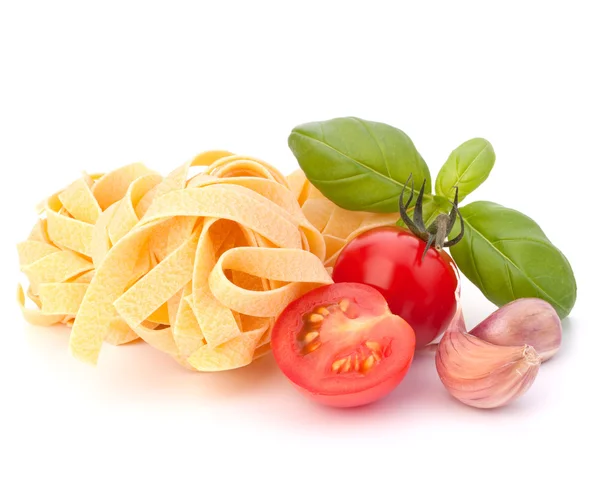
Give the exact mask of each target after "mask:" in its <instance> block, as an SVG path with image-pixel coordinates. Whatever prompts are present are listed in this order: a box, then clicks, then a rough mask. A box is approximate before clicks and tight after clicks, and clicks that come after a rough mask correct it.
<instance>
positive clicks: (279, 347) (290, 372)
mask: <svg viewBox="0 0 600 479" xmlns="http://www.w3.org/2000/svg"><path fill="white" fill-rule="evenodd" d="M271 345H272V349H273V355H274V357H275V361H276V362H277V364H278V366H279V367H280V369H281V370H282V372H283V373H284V374H285V375H286V376H287V377H288V379H290V381H291V382H292V383H293V384H294V385H295V386H296V387H297V388H298V389H299V390H300V391H302V392H303V393H305V394H306V395H308V396H309V397H311V398H312V399H314V400H316V401H318V402H320V403H323V404H327V405H330V406H338V407H351V406H360V405H364V404H368V403H371V402H373V401H376V400H377V399H379V398H381V397H383V396H385V395H386V394H388V393H389V392H390V391H392V390H393V389H394V388H395V387H396V386H397V385H398V384H399V383H400V381H402V379H403V378H404V376H405V375H406V373H407V371H408V369H409V367H410V364H411V362H412V359H413V355H414V351H415V335H414V332H413V330H412V328H411V327H410V326H409V325H408V324H407V323H406V321H404V320H403V319H402V318H400V317H398V316H395V315H393V314H392V313H391V312H390V310H389V308H388V306H387V303H386V302H385V299H384V298H383V296H382V295H381V293H379V292H378V291H377V290H376V289H374V288H372V287H370V286H367V285H364V284H352V283H344V284H331V285H326V286H322V287H320V288H317V289H315V290H313V291H311V292H309V293H308V294H306V295H304V296H302V297H301V298H299V299H297V300H296V301H293V302H292V303H290V304H289V305H288V306H287V307H286V308H285V310H284V311H283V312H282V313H281V315H280V316H279V318H278V319H277V322H276V323H275V326H274V327H273V332H272V334H271Z"/></svg>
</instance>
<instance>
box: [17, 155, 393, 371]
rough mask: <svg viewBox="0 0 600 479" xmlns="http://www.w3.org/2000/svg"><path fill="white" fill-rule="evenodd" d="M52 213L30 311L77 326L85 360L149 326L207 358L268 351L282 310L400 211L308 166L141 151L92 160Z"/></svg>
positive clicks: (221, 361)
mask: <svg viewBox="0 0 600 479" xmlns="http://www.w3.org/2000/svg"><path fill="white" fill-rule="evenodd" d="M198 168H203V171H201V172H197V171H196V169H198ZM39 212H40V214H41V215H42V216H44V215H45V218H40V219H39V220H38V222H37V223H36V225H35V226H34V228H33V229H32V231H31V233H30V235H29V237H28V238H27V239H26V240H25V241H23V242H21V243H20V244H19V245H18V246H17V249H18V254H19V261H20V264H21V270H22V272H23V273H24V274H25V275H26V276H27V278H28V280H29V288H28V289H27V291H26V292H25V291H24V290H23V288H22V287H21V286H19V288H18V291H17V293H18V294H17V299H18V302H19V304H20V306H21V308H22V310H23V314H24V317H25V318H26V320H27V321H29V322H30V323H32V324H35V325H44V326H50V325H53V324H59V323H61V324H67V325H70V326H72V331H71V337H70V342H69V347H70V350H71V352H72V354H73V355H74V356H75V357H77V358H79V359H81V360H83V361H87V362H90V363H96V362H97V360H98V357H99V354H100V350H101V347H102V345H103V343H104V342H108V343H111V344H124V343H127V342H131V341H134V340H136V339H141V340H143V341H145V342H147V343H148V344H150V345H151V346H152V347H154V348H156V349H158V350H159V351H161V352H163V353H165V354H168V355H170V356H172V357H173V359H175V360H176V361H177V362H179V363H180V364H182V365H183V366H185V367H187V368H189V369H193V370H198V371H220V370H225V369H233V368H239V367H242V366H245V365H247V364H249V363H250V362H252V361H253V360H254V359H256V358H258V357H260V356H262V355H264V354H266V353H267V352H268V351H269V348H270V343H269V341H270V333H271V328H272V327H273V324H274V322H275V320H276V318H277V316H278V315H279V313H280V312H281V311H282V310H283V309H284V308H285V307H286V306H287V305H288V304H289V303H290V302H291V301H293V300H294V299H296V298H298V297H299V296H301V295H303V294H304V293H306V292H307V291H309V290H311V289H313V288H315V287H318V286H320V285H323V284H328V283H331V277H330V274H329V271H330V270H331V267H332V266H333V264H334V262H335V258H336V257H337V255H338V254H339V251H340V250H341V248H343V246H344V245H345V244H346V243H347V242H348V241H349V240H350V239H352V238H353V237H355V236H356V235H358V234H360V232H362V231H365V230H366V229H369V228H373V227H376V226H380V225H388V224H393V223H395V222H396V221H397V219H398V215H382V214H371V213H358V212H350V211H346V210H343V209H341V208H338V207H337V206H335V205H334V204H333V203H331V202H330V201H329V200H327V199H326V198H325V197H323V196H322V195H321V194H320V193H319V191H318V190H317V189H316V188H314V187H313V186H312V185H311V184H310V183H309V182H308V181H307V179H306V177H305V176H304V174H303V173H302V172H301V171H297V172H294V173H292V174H291V175H290V176H288V177H287V178H286V177H285V176H283V175H282V174H281V173H280V172H279V171H278V170H277V169H276V168H273V167H272V166H271V165H269V164H268V163H266V162H264V161H261V160H258V159H255V158H251V157H246V156H240V155H234V154H232V153H230V152H227V151H209V152H205V153H202V154H200V155H198V156H197V157H195V158H194V159H192V160H191V161H188V162H186V163H184V164H183V165H181V166H180V167H178V168H176V169H175V170H173V171H172V172H171V173H170V174H169V175H167V176H166V177H162V176H160V175H159V174H157V173H156V172H154V171H152V170H150V169H148V168H147V167H145V166H144V165H143V164H141V163H133V164H130V165H126V166H123V167H122V168H119V169H117V170H114V171H112V172H109V173H107V174H92V175H88V174H87V173H84V174H83V176H82V177H81V178H80V179H78V180H76V181H74V182H73V183H71V184H70V185H69V186H67V187H66V188H65V189H64V190H62V191H59V192H58V193H56V194H55V195H52V196H50V197H49V198H48V199H47V200H46V201H45V202H43V203H42V204H41V206H40V211H39ZM28 300H29V301H31V303H33V306H35V307H28V306H26V302H27V301H28Z"/></svg>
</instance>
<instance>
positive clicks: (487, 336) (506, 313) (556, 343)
mask: <svg viewBox="0 0 600 479" xmlns="http://www.w3.org/2000/svg"><path fill="white" fill-rule="evenodd" d="M470 334H472V335H474V336H477V337H478V338H480V339H483V340H484V341H487V342H489V343H492V344H496V345H499V346H523V345H525V344H527V345H529V346H532V347H533V348H534V349H535V350H536V351H537V353H538V354H539V356H540V357H541V359H542V361H547V360H548V359H550V358H551V357H552V356H554V355H555V354H556V352H557V351H558V349H559V347H560V344H561V341H562V326H561V323H560V318H559V317H558V314H557V313H556V311H555V309H554V308H553V307H552V306H551V305H550V304H549V303H547V302H546V301H544V300H542V299H539V298H521V299H517V300H515V301H512V302H511V303H508V304H505V305H504V306H502V307H501V308H500V309H498V310H497V311H495V312H493V313H492V314H490V315H489V316H488V317H487V318H486V319H485V320H483V321H482V322H481V323H480V324H479V325H478V326H476V327H475V328H473V330H472V331H471V332H470Z"/></svg>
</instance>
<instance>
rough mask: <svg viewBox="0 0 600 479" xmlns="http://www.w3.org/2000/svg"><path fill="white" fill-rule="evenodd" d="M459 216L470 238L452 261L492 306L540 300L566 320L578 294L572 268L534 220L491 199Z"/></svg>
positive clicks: (456, 250)
mask: <svg viewBox="0 0 600 479" xmlns="http://www.w3.org/2000/svg"><path fill="white" fill-rule="evenodd" d="M460 212H461V213H462V216H463V219H464V223H465V236H464V238H463V239H462V240H461V241H460V242H459V243H458V244H456V245H455V246H452V247H451V248H450V252H451V254H452V258H453V259H454V261H455V262H456V264H457V265H458V267H459V269H460V270H461V271H462V272H463V273H464V275H465V276H466V277H467V278H469V280H471V282H473V283H474V284H475V285H476V286H477V287H478V288H479V289H480V290H481V291H482V292H483V294H484V295H485V296H486V297H487V298H488V299H489V300H490V301H491V302H493V303H494V304H495V305H497V306H502V305H504V304H506V303H508V302H510V301H512V300H514V299H517V298H527V297H536V298H541V299H543V300H545V301H547V302H549V303H550V304H551V305H552V306H553V307H554V308H555V309H556V312H557V313H558V315H559V316H560V318H561V319H564V318H565V317H566V316H567V315H568V314H569V312H570V311H571V309H572V308H573V305H574V304H575V299H576V296H577V285H576V282H575V277H574V275H573V270H572V269H571V265H570V264H569V262H568V260H567V258H565V256H564V255H563V254H562V253H561V252H560V251H559V249H558V248H556V246H554V245H553V244H552V243H551V242H550V240H549V239H548V238H547V237H546V235H545V234H544V232H543V231H542V230H541V228H540V227H539V226H538V225H537V224H536V223H535V222H534V221H533V220H532V219H531V218H529V217H528V216H526V215H524V214H523V213H519V212H518V211H515V210H512V209H509V208H505V207H504V206H501V205H499V204H496V203H492V202H489V201H476V202H474V203H471V204H469V205H467V206H464V207H461V208H460ZM456 231H457V226H455V229H454V232H453V233H454V234H455V233H456Z"/></svg>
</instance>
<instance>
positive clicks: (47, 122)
mask: <svg viewBox="0 0 600 479" xmlns="http://www.w3.org/2000/svg"><path fill="white" fill-rule="evenodd" d="M593 4H594V2H588V3H584V2H578V1H569V2H549V1H547V2H539V3H534V2H527V1H519V2H508V1H503V2H472V3H466V2H440V3H438V4H434V3H432V2H425V1H421V2H416V1H414V2H387V3H385V2H377V1H373V0H369V1H361V2H351V1H345V2H325V1H320V2H310V1H306V0H304V1H298V2H283V1H281V2H272V3H270V4H269V3H267V2H261V1H256V0H255V1H252V2H238V3H233V2H227V1H218V2H217V1H215V2H190V3H189V4H184V3H181V2H164V4H163V5H162V6H158V5H155V4H154V3H153V2H140V3H138V4H133V3H131V2H122V1H121V2H114V3H113V2H106V1H105V2H96V6H91V2H71V3H67V2H60V1H54V2H39V3H34V2H28V1H12V2H10V1H9V2H6V1H3V2H2V3H1V4H0V5H1V7H0V87H1V88H0V162H1V165H2V176H1V177H0V182H1V188H0V194H1V195H2V203H1V206H0V208H1V210H0V218H1V220H2V224H1V226H0V232H1V236H0V241H1V242H2V243H1V248H2V249H1V251H2V254H3V257H2V264H3V267H2V276H1V281H2V285H1V286H2V288H1V294H2V298H1V304H2V308H3V310H2V318H1V324H2V334H1V336H0V355H1V360H0V367H1V368H2V381H1V384H2V386H1V387H0V389H1V390H2V393H0V403H1V407H0V438H1V439H2V443H3V445H2V454H1V456H2V460H0V477H3V478H13V477H36V476H35V475H36V474H37V477H45V476H47V475H50V476H54V475H56V476H57V477H65V478H66V477H68V478H71V477H77V478H89V477H126V476H129V477H166V478H177V477H227V478H228V477H280V478H289V477H331V478H337V477H340V478H353V477H369V478H374V477H382V476H383V477H410V478H419V477H445V476H449V477H461V478H471V477H472V478H480V477H519V478H520V477H526V475H528V474H535V476H531V477H546V476H547V475H548V474H552V475H553V477H554V476H555V477H560V476H561V475H565V474H569V476H572V477H582V478H588V477H599V476H598V469H599V466H598V462H597V460H596V459H597V444H598V443H597V430H598V427H599V426H600V421H599V413H598V407H599V404H600V397H599V395H598V386H597V384H598V370H597V368H598V365H599V364H598V359H597V350H598V344H597V339H596V338H597V333H598V329H599V328H598V326H599V323H600V318H599V317H598V316H599V315H598V308H597V306H596V301H597V296H598V294H599V293H598V285H599V281H598V277H597V270H598V267H599V266H600V264H599V261H598V233H599V228H598V220H597V219H596V218H597V215H598V193H597V188H598V187H597V185H598V168H597V165H598V161H599V160H600V154H599V147H598V138H599V136H598V135H599V130H600V128H599V127H600V113H599V112H600V101H599V88H600V76H599V75H598V70H597V68H598V59H599V48H600V35H599V29H598V21H597V19H598V16H597V14H595V13H594V11H593V9H592V6H593ZM346 115H356V116H360V117H363V118H366V119H370V120H377V121H382V122H387V123H390V124H392V125H394V126H397V127H399V128H401V129H403V130H404V131H405V132H407V133H408V134H409V135H410V136H411V138H412V139H413V141H414V142H415V144H416V145H417V148H418V149H419V150H420V152H421V154H422V155H423V157H424V158H425V159H426V160H427V162H428V164H429V166H430V168H431V170H432V174H433V175H435V173H437V170H438V168H439V167H440V165H441V164H442V162H443V161H444V160H445V159H446V157H447V155H448V153H449V152H450V151H451V150H452V149H453V148H455V147H456V146H457V145H459V144H460V143H462V142H463V141H465V140H467V139H469V138H471V137H475V136H483V137H485V138H487V139H488V140H490V141H491V142H492V144H493V145H494V148H495V150H496V154H497V162H496V167H495V170H494V171H493V173H492V175H491V177H490V179H489V180H488V182H487V183H485V184H484V186H483V187H481V189H480V190H478V191H477V192H476V193H474V194H473V195H472V199H489V200H493V201H497V202H499V203H502V204H504V205H506V206H510V207H514V208H517V209H519V210H521V211H523V212H524V213H526V214H528V215H530V216H532V217H533V218H535V219H536V220H537V222H538V223H539V224H540V225H541V226H542V228H543V229H544V231H545V232H546V233H547V235H548V236H549V237H550V239H551V240H552V241H553V242H554V243H555V244H556V245H558V246H559V247H560V248H561V249H562V250H563V252H564V253H565V254H566V255H567V257H568V258H569V259H570V261H571V263H572V265H573V268H574V270H575V273H576V277H577V279H578V286H579V297H578V302H577V304H576V307H575V309H574V310H573V313H572V315H571V317H570V318H569V319H568V320H566V321H565V322H564V329H565V337H564V347H563V348H562V350H561V352H560V354H559V355H558V356H557V357H556V358H555V359H553V360H552V361H550V362H549V363H547V364H545V365H544V366H543V368H542V370H541V372H540V374H539V377H538V379H537V381H536V382H535V384H534V385H533V387H532V388H531V390H530V391H529V393H528V394H527V395H526V396H525V397H523V398H522V399H521V400H519V401H518V402H517V403H515V404H514V405H511V406H510V407H507V408H504V409H499V410H494V411H480V410H476V409H471V408H468V407H466V406H463V405H461V404H459V403H457V402H455V401H453V400H452V399H451V398H450V397H449V396H448V395H447V394H446V392H445V390H444V388H443V387H442V385H441V383H440V382H439V380H438V378H437V375H436V373H435V368H434V364H433V360H432V357H431V356H430V355H427V354H425V355H419V356H418V357H417V358H416V360H415V363H414V365H413V368H412V369H411V371H410V374H409V376H408V377H407V379H406V380H405V381H404V382H403V383H402V384H401V386H400V387H399V388H398V389H397V390H396V391H395V392H394V393H393V394H391V395H390V396H389V397H388V398H386V399H385V400H383V401H381V402H379V403H377V404H374V405H372V406H370V407H366V408H361V409H355V410H332V409H327V408H323V407H319V406H317V405H314V404H312V403H310V402H308V401H307V400H305V399H304V398H303V397H301V396H300V395H298V394H297V393H296V392H295V391H294V390H293V389H292V387H291V386H289V385H288V383H287V382H286V380H285V378H284V377H283V376H282V374H280V373H279V371H278V370H277V368H276V366H275V364H274V362H273V360H272V357H271V356H268V357H266V358H264V359H262V360H260V361H258V362H257V363H255V364H254V365H252V366H250V367H247V368H245V369H243V370H238V371H233V372H227V373H218V374H194V373H191V372H188V371H185V370H183V369H182V368H181V367H180V366H178V365H177V364H176V363H175V362H173V361H171V360H170V359H169V358H168V357H166V356H164V355H162V354H161V353H158V352H156V351H154V350H152V349H151V348H150V347H149V346H146V345H143V344H135V345H131V346H127V347H121V348H115V347H112V346H105V347H104V349H103V351H102V354H101V358H100V362H99V364H98V366H97V367H95V368H94V367H91V366H88V365H84V364H80V363H79V362H77V361H76V360H74V359H73V358H71V357H70V356H69V353H68V351H67V344H68V335H69V330H68V329H66V328H62V327H56V328H48V329H45V328H35V327H32V326H29V325H27V324H26V323H25V322H24V320H23V319H22V318H21V316H20V312H19V311H18V308H17V306H16V303H15V299H14V296H15V294H14V292H15V288H16V282H17V280H18V278H19V275H18V264H17V257H16V250H15V244H16V243H17V242H18V241H20V240H22V239H23V238H24V237H25V236H26V234H27V233H28V231H29V229H30V227H31V226H32V225H33V223H34V221H35V212H34V207H35V205H36V204H37V202H38V201H39V200H41V199H43V198H44V197H45V196H46V195H48V194H50V193H52V192H54V191H55V190H56V189H58V188H61V187H63V186H65V185H66V184H67V183H69V182H71V181H72V180H73V179H75V178H76V177H77V176H78V175H79V173H80V171H82V170H83V169H85V170H88V171H106V170H110V169H112V168H114V167H116V166H119V165H122V164H125V163H129V162H133V161H138V160H139V161H143V162H145V163H147V165H148V166H150V167H153V168H155V169H158V170H159V171H161V172H163V173H165V174H166V173H168V172H169V171H170V170H172V169H173V168H175V167H176V166H178V165H179V164H181V163H183V162H184V161H186V160H188V159H190V158H191V157H193V156H194V155H195V154H196V153H198V152H200V151H203V150H208V149H228V150H230V151H234V152H237V153H243V154H249V155H253V156H256V157H260V158H262V159H265V160H267V161H269V162H271V163H272V164H274V165H276V166H277V167H279V168H280V169H281V170H282V171H284V172H285V173H289V172H291V171H292V170H293V169H294V168H295V167H296V164H295V160H294V157H293V155H292V154H291V152H290V151H289V150H288V147H287V136H288V133H289V131H290V130H291V129H292V128H293V127H294V126H295V125H297V124H300V123H303V122H306V121H312V120H323V119H328V118H332V117H337V116H346ZM463 296H464V301H465V309H466V314H467V317H468V321H469V323H471V324H475V323H477V322H478V321H479V320H481V319H483V318H484V317H485V316H486V315H487V314H488V313H489V312H491V311H492V310H493V309H494V308H493V306H492V305H491V304H490V303H488V302H487V301H486V300H485V299H484V298H483V297H482V295H481V294H480V293H479V291H478V290H476V289H475V288H474V287H472V286H470V285H467V287H466V289H465V291H464V295H463ZM586 436H587V437H586ZM593 444H595V447H593Z"/></svg>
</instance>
